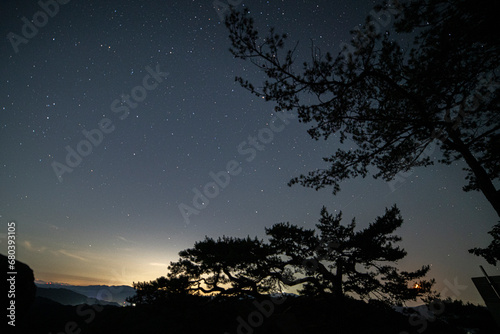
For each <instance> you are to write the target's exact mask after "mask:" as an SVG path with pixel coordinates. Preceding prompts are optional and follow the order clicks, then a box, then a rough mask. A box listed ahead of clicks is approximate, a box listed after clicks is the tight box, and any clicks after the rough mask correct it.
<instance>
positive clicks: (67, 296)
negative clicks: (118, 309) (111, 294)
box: [36, 287, 120, 306]
mask: <svg viewBox="0 0 500 334" xmlns="http://www.w3.org/2000/svg"><path fill="white" fill-rule="evenodd" d="M36 296H37V297H43V298H47V299H51V300H53V301H55V302H58V303H59V304H62V305H73V306H74V305H80V304H88V305H94V304H99V305H110V306H120V304H118V303H116V302H108V301H104V300H100V299H96V298H91V297H87V296H85V295H82V294H80V293H77V292H75V291H71V290H69V289H64V288H54V289H50V288H41V287H38V288H37V289H36Z"/></svg>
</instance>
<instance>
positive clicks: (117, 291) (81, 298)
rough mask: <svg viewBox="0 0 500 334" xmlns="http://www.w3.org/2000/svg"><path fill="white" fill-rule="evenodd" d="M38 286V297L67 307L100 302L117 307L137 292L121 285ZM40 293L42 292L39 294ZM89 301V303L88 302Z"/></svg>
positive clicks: (43, 284)
mask: <svg viewBox="0 0 500 334" xmlns="http://www.w3.org/2000/svg"><path fill="white" fill-rule="evenodd" d="M35 284H36V286H37V288H38V289H37V296H41V297H46V298H49V299H52V300H55V301H57V302H59V303H61V304H65V305H77V304H82V303H86V304H89V305H90V304H93V303H94V302H98V303H99V304H101V305H113V304H115V305H116V306H118V305H120V306H123V305H125V303H126V302H125V299H126V298H127V297H130V296H133V295H134V294H135V290H134V288H133V287H131V286H127V285H120V286H108V285H88V286H78V285H69V284H64V283H52V282H43V281H37V282H35ZM48 290H57V292H55V291H54V292H52V291H48ZM39 291H42V292H40V293H39ZM54 298H58V299H61V300H66V298H67V301H68V302H61V301H59V300H56V299H54ZM87 299H88V301H87Z"/></svg>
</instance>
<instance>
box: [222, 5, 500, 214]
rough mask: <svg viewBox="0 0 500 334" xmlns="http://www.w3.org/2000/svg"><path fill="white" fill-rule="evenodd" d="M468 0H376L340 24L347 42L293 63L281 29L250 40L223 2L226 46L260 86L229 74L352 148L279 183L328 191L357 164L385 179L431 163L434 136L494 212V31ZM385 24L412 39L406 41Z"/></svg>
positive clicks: (499, 159)
mask: <svg viewBox="0 0 500 334" xmlns="http://www.w3.org/2000/svg"><path fill="white" fill-rule="evenodd" d="M479 2H480V3H481V4H478V3H477V2H474V3H472V2H471V1H466V0H452V1H445V0H413V1H409V2H407V3H405V4H403V5H400V7H398V8H394V6H392V7H391V5H390V4H385V5H384V6H379V7H377V12H376V14H377V15H378V16H379V17H377V15H375V16H373V15H372V16H370V17H369V18H367V21H366V24H365V25H364V26H363V27H362V28H361V29H358V30H355V31H353V32H352V33H353V42H352V45H350V46H349V45H346V46H345V47H344V50H343V51H342V52H339V53H338V54H337V55H336V56H334V55H332V54H331V53H329V52H326V53H323V52H322V51H321V50H319V49H317V48H315V47H314V46H313V50H312V52H311V53H312V59H310V61H306V62H304V63H303V64H301V65H300V64H299V65H297V64H296V55H295V50H296V47H297V46H295V48H291V49H286V47H285V42H286V37H287V35H286V34H281V33H276V32H275V30H274V28H271V30H270V32H269V33H268V34H266V35H265V36H264V37H263V38H260V35H259V32H258V31H257V30H256V28H255V27H254V21H253V19H252V18H251V17H250V16H249V14H248V13H249V12H248V11H247V10H246V11H243V12H236V11H233V12H232V14H231V15H230V16H228V17H227V19H226V26H227V27H228V29H229V32H230V38H231V41H232V47H231V52H232V53H233V55H234V56H235V57H236V58H241V59H244V60H246V59H248V60H250V61H251V62H252V63H253V64H255V65H256V66H257V67H259V68H260V69H261V70H262V71H263V72H264V73H265V74H266V76H267V80H266V81H265V82H264V83H263V84H262V85H261V86H256V85H255V84H254V83H251V82H249V81H247V80H245V79H244V78H242V77H237V81H239V82H240V83H241V85H242V86H243V87H245V88H247V89H248V90H250V91H251V92H252V93H253V94H256V95H257V96H260V97H264V98H265V99H266V100H268V101H273V102H275V103H276V105H277V106H276V110H277V111H292V110H293V111H297V112H298V116H299V120H300V121H301V122H304V123H310V124H311V127H310V128H309V130H308V132H309V134H310V135H311V137H312V138H314V139H320V138H324V139H327V138H329V137H331V136H336V137H337V138H338V140H339V141H340V143H344V142H345V141H346V140H351V141H353V142H354V143H355V144H357V146H358V147H357V148H353V149H345V148H342V147H340V148H338V149H337V151H336V152H335V153H334V154H332V155H331V156H329V157H325V158H324V160H325V161H326V162H327V163H329V167H328V168H326V169H317V170H314V171H311V172H309V174H307V175H301V176H299V177H296V178H293V179H292V180H291V182H290V184H295V183H299V184H302V185H304V186H307V187H312V188H315V189H320V188H322V187H325V186H333V193H334V194H335V193H337V192H338V191H339V190H340V183H341V182H342V181H343V180H345V179H348V178H352V177H357V176H362V177H365V176H366V175H367V174H368V173H369V167H375V168H376V172H375V173H374V175H373V176H374V177H375V178H378V177H381V178H383V179H385V180H387V181H390V180H392V179H393V178H394V177H395V176H396V175H397V173H399V172H406V171H408V170H410V169H411V168H414V167H417V166H428V165H432V164H433V163H434V161H433V159H431V158H430V157H429V156H428V155H426V149H427V150H428V149H429V148H430V146H431V145H436V146H437V147H438V148H439V149H440V151H441V153H442V158H441V159H440V160H439V161H440V162H441V163H444V164H451V163H452V162H454V161H457V160H461V159H463V160H464V161H465V163H466V165H467V166H466V167H465V170H466V171H467V177H466V179H467V183H466V184H465V185H464V190H466V191H469V190H478V191H482V193H483V194H484V195H485V196H486V198H487V199H488V201H489V202H490V203H491V205H492V206H493V208H494V209H495V210H496V212H497V213H498V214H499V216H500V192H499V190H498V189H496V188H495V184H494V183H495V182H498V181H499V178H500V155H499V147H500V104H499V101H500V100H499V94H498V92H499V88H500V80H499V78H498V74H499V70H500V68H499V65H498V64H499V63H500V62H499V61H500V57H499V43H500V40H499V39H498V38H497V36H496V34H495V31H496V29H495V22H496V21H495V20H496V14H495V12H494V11H492V10H490V8H492V7H493V5H494V4H493V1H487V0H480V1H479ZM381 17H384V18H385V20H386V21H390V20H391V18H394V19H395V25H394V29H392V30H391V31H389V30H385V29H382V28H383V27H382V26H381V23H380V22H381V21H383V20H382V18H381ZM376 19H378V20H376ZM377 21H378V22H377ZM385 26H388V25H387V24H386V25H385ZM394 33H399V34H402V33H408V34H407V36H408V38H410V37H409V36H410V35H411V36H416V37H415V38H414V41H413V42H412V43H411V44H410V42H408V44H410V45H408V46H407V45H404V44H402V42H398V41H397V40H396V39H395V38H393V36H395V34H394ZM409 33H411V34H409ZM397 36H398V37H399V36H400V35H397Z"/></svg>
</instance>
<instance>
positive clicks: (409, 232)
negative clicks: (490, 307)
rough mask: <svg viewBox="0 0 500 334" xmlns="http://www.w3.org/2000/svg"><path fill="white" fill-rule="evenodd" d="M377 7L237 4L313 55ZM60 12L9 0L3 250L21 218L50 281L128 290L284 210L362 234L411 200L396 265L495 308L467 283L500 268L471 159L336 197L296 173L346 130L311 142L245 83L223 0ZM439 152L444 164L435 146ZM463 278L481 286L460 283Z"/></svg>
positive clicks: (295, 219)
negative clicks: (486, 256)
mask: <svg viewBox="0 0 500 334" xmlns="http://www.w3.org/2000/svg"><path fill="white" fill-rule="evenodd" d="M47 1H48V0H47ZM48 2H49V1H48ZM61 2H64V1H61ZM224 2H225V1H224ZM234 2H238V1H234ZM374 4H375V3H374V2H372V1H352V0H349V1H348V0H341V1H328V0H324V1H250V2H246V1H245V2H242V3H240V4H238V6H237V8H240V9H241V8H243V7H244V6H246V7H249V8H250V9H251V14H252V15H253V17H254V18H255V19H256V24H257V27H258V28H259V29H260V30H261V31H262V33H264V30H265V29H267V28H268V27H270V26H275V27H276V29H277V31H278V32H287V33H289V43H290V44H289V47H293V46H294V44H295V41H300V43H299V46H298V57H299V59H302V60H308V57H309V55H310V47H311V43H314V45H316V46H318V47H320V48H321V49H322V50H324V51H325V52H326V51H331V52H332V53H337V52H339V51H340V45H341V43H343V42H347V43H348V42H349V41H350V37H349V30H351V29H353V28H355V27H356V26H358V25H359V24H361V23H363V22H364V18H365V16H366V15H368V14H369V13H370V10H372V8H373V6H374ZM58 7H59V8H58V10H56V9H55V7H54V6H52V7H51V8H49V11H52V17H51V16H50V15H48V16H47V15H46V16H45V17H46V18H47V22H46V23H45V24H43V23H44V22H43V21H44V16H43V15H40V14H37V13H38V12H40V11H41V10H42V9H41V7H40V5H39V4H37V2H36V1H3V2H2V4H1V5H0V24H1V33H2V35H3V36H4V37H3V41H2V43H1V69H0V71H1V72H0V80H1V84H0V85H1V86H0V87H1V90H0V110H1V114H0V150H1V153H2V154H1V161H0V185H1V188H0V189H1V192H0V220H1V221H2V226H3V228H4V230H3V231H0V233H1V236H2V239H1V241H2V245H3V246H2V250H1V252H2V253H5V252H6V242H5V241H6V233H7V222H8V221H12V220H14V221H16V222H17V259H18V260H20V261H23V262H25V263H27V264H29V265H30V266H31V267H32V269H33V270H34V272H35V277H36V279H38V280H42V281H53V282H64V283H69V284H80V285H90V284H110V285H117V284H127V285H131V284H132V282H134V281H135V282H137V281H144V280H153V279H155V278H157V277H159V276H162V275H165V274H166V273H167V265H168V264H169V262H170V261H175V260H177V258H178V255H177V253H178V252H179V251H181V250H183V249H186V248H189V247H192V246H193V244H194V242H196V241H199V240H202V239H203V238H204V237H205V235H207V236H210V237H214V238H217V237H218V236H222V235H227V236H235V237H244V236H247V235H250V236H256V235H257V236H259V237H262V238H265V235H264V228H265V227H270V226H271V225H273V224H275V223H279V222H286V221H288V222H290V223H292V224H296V225H299V226H304V227H307V228H312V227H314V225H315V224H316V223H317V220H318V218H319V213H320V209H321V207H322V206H323V205H325V206H326V207H327V208H328V209H329V211H330V212H338V211H339V210H342V212H343V217H344V223H345V224H347V223H348V222H349V221H350V220H351V219H352V218H353V217H356V219H357V222H358V228H363V227H366V226H367V225H368V224H369V223H370V222H372V221H373V220H374V219H375V217H376V216H378V215H382V214H383V213H384V209H385V207H390V206H392V205H394V204H397V205H398V207H399V208H400V209H401V213H402V216H403V218H404V219H405V223H404V224H403V226H402V228H401V229H399V230H398V231H397V233H398V234H399V235H400V236H402V238H403V242H402V244H401V245H402V246H403V247H404V248H405V249H406V250H407V251H408V256H407V257H406V258H405V259H404V261H402V262H400V263H399V264H400V268H402V269H408V270H413V269H417V267H420V266H421V265H424V264H430V265H431V266H432V267H431V271H430V273H429V276H428V277H434V278H436V281H437V285H436V290H437V291H438V292H442V296H443V297H452V298H459V299H464V300H467V301H472V302H474V303H478V302H482V300H481V298H480V296H479V294H478V292H477V291H476V289H475V287H474V286H473V284H472V281H471V280H470V277H473V276H481V271H480V269H479V265H483V266H484V267H485V269H486V271H487V272H488V273H489V274H491V275H498V274H499V272H498V270H497V269H495V268H494V267H491V266H488V265H487V264H486V262H485V261H484V260H482V259H481V258H479V257H476V256H473V255H471V254H469V253H468V252H467V250H468V249H470V248H472V247H478V246H482V247H484V246H487V245H488V244H489V242H490V240H491V239H490V237H489V235H488V234H487V232H488V231H489V230H491V228H492V227H493V225H494V224H495V223H496V222H497V221H498V217H497V216H496V214H495V212H494V210H493V209H492V208H491V206H490V204H489V203H488V202H487V201H486V199H485V198H484V196H483V195H482V194H481V193H465V192H463V191H462V190H461V188H462V186H463V185H464V184H465V181H464V176H465V173H464V172H463V171H462V167H463V166H464V165H463V164H460V163H457V164H453V165H451V166H443V165H435V166H430V167H427V168H420V169H415V170H414V171H413V172H411V173H408V174H407V175H404V176H401V177H400V178H399V179H398V180H399V182H395V183H392V184H390V183H387V182H384V181H382V180H374V179H373V178H372V177H371V176H369V177H367V178H365V179H361V178H360V179H354V180H351V181H348V182H345V183H343V184H342V191H341V192H340V193H339V194H338V195H337V196H333V195H332V189H329V188H326V189H324V190H321V191H315V190H313V189H309V188H303V187H301V186H298V185H296V186H293V187H288V186H287V183H288V181H289V180H290V178H292V177H294V176H298V175H299V174H300V173H306V172H308V171H310V170H313V169H315V168H322V167H325V164H324V163H323V162H322V160H321V158H322V157H323V156H328V155H329V154H331V153H333V152H334V151H335V148H336V145H338V142H337V139H336V138H335V137H331V138H330V139H329V140H328V141H324V140H320V141H314V140H312V139H311V138H310V137H309V135H308V134H307V132H306V130H307V129H308V125H305V124H302V123H299V122H298V120H297V118H296V117H294V115H293V114H292V115H287V116H283V115H281V118H277V117H276V113H275V112H274V105H273V104H272V103H270V102H266V101H264V100H262V99H259V98H256V97H255V96H253V95H251V94H250V93H249V92H248V91H246V90H244V89H243V88H241V87H240V86H239V84H238V83H236V82H235V81H234V77H235V76H237V75H239V76H244V77H245V78H248V79H251V81H253V82H254V83H260V82H262V80H263V79H264V77H263V74H262V73H259V72H258V71H257V69H256V68H255V67H254V66H253V65H252V64H250V63H249V62H244V61H241V60H239V59H234V58H233V56H232V55H231V53H230V52H229V51H228V49H229V47H230V41H229V38H228V31H227V30H226V28H225V26H224V25H223V23H222V22H221V20H220V17H219V14H218V13H217V11H216V10H215V9H214V7H213V5H212V1H210V0H194V1H187V0H186V1H178V2H175V1H174V2H172V1H78V0H73V1H69V2H68V3H67V4H64V5H63V4H60V5H59V6H58ZM34 15H35V16H36V19H38V20H39V22H42V24H40V25H41V26H40V27H39V28H37V30H38V31H36V32H34V31H33V30H30V29H29V28H25V32H26V33H28V35H29V36H31V37H30V38H27V39H25V40H24V41H23V42H18V43H17V46H16V48H17V52H16V50H15V48H14V47H13V45H12V43H11V40H9V38H8V36H9V33H14V34H16V35H18V36H21V37H22V29H23V25H26V21H27V20H24V21H23V17H26V18H28V20H31V19H32V18H33V16H34ZM11 36H12V35H11ZM298 63H299V64H300V63H301V61H299V62H298ZM85 134H86V135H85ZM87 137H88V138H87ZM256 141H257V142H256ZM252 143H253V144H252ZM77 150H79V151H80V152H81V153H82V154H81V155H80V158H81V161H80V159H78V158H76V157H75V156H74V154H76V153H78V152H77ZM68 152H73V153H72V154H70V156H71V157H70V158H69V163H70V164H71V166H69V165H68V163H67V161H66V159H67V155H68ZM75 152H76V153H75ZM429 154H430V155H431V157H433V159H435V160H437V159H439V152H438V150H435V151H432V150H430V151H429ZM82 155H85V156H82ZM63 164H64V165H65V167H61V166H62V165H63ZM54 166H58V168H56V169H58V170H59V176H60V177H58V176H57V174H56V171H55V170H54ZM226 168H229V169H232V171H233V172H234V173H233V175H231V174H229V175H230V179H225V180H222V179H219V183H220V184H221V185H220V186H218V187H219V193H216V192H215V190H214V188H210V186H208V188H210V190H212V191H214V192H213V193H212V195H211V197H212V198H206V199H205V201H204V203H203V204H201V203H202V200H198V199H197V198H196V199H195V201H196V203H197V204H196V205H198V209H197V208H195V206H194V204H193V199H194V198H195V195H196V193H197V191H201V192H203V191H204V187H205V186H206V185H207V184H210V182H214V180H213V175H219V176H220V175H222V174H221V173H219V172H220V171H224V170H226ZM225 175H226V176H227V175H228V174H227V173H225ZM222 186H224V187H222ZM202 205H204V207H202ZM186 206H189V207H191V208H192V211H190V212H191V215H189V217H187V219H185V217H183V215H182V214H181V210H180V207H184V208H186ZM195 210H196V211H195ZM185 216H186V215H185ZM454 282H455V283H456V284H459V285H465V286H467V287H466V288H463V289H461V290H457V289H456V288H455V289H452V288H450V287H449V286H451V287H453V283H454ZM447 286H448V287H447ZM454 291H455V292H454Z"/></svg>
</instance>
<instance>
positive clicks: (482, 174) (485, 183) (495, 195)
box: [450, 131, 500, 217]
mask: <svg viewBox="0 0 500 334" xmlns="http://www.w3.org/2000/svg"><path fill="white" fill-rule="evenodd" d="M450 138H451V139H452V140H453V141H452V145H453V146H454V147H455V149H456V150H457V151H458V152H459V153H460V154H462V156H463V157H464V159H465V162H466V163H467V165H468V166H469V167H470V169H471V170H472V172H473V173H474V176H475V177H476V180H477V185H478V187H479V189H480V190H481V192H482V193H483V194H484V196H485V197H486V199H487V200H488V201H489V202H490V204H491V205H492V206H493V209H495V211H496V212H497V215H498V216H499V217H500V192H499V191H498V190H496V189H495V186H494V185H493V183H492V182H491V179H490V177H489V176H488V173H486V171H485V170H484V168H483V166H481V164H480V163H479V161H477V159H476V157H474V155H473V154H472V153H471V152H470V150H469V148H468V147H467V146H466V145H465V144H464V143H463V142H462V140H460V137H459V135H458V134H457V132H456V131H451V132H450Z"/></svg>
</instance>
